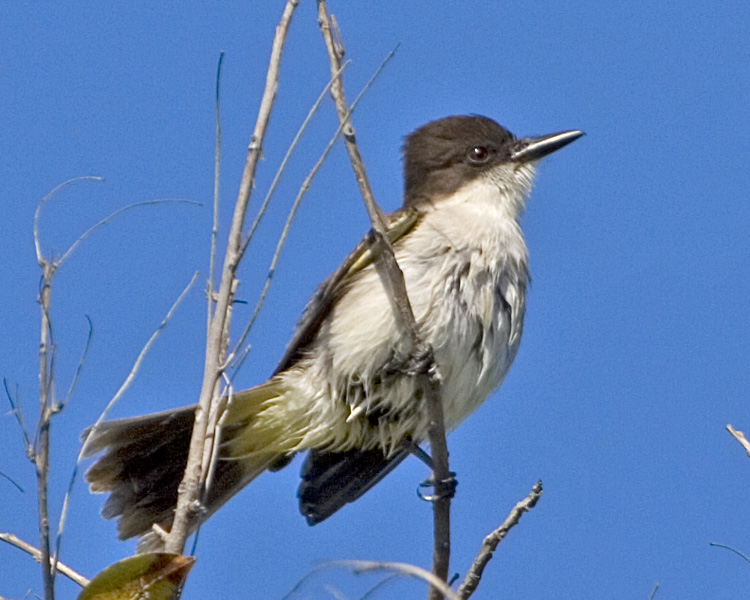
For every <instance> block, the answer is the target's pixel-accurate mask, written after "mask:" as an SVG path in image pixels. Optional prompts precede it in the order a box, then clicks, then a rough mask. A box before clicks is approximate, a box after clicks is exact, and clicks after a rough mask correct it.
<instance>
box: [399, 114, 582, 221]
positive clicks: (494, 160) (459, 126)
mask: <svg viewBox="0 0 750 600" xmlns="http://www.w3.org/2000/svg"><path fill="white" fill-rule="evenodd" d="M581 135H583V132H581V131H566V132H563V133H558V134H554V135H548V136H543V137H539V138H522V139H516V137H515V136H514V135H513V134H512V133H511V132H510V131H508V130H507V129H505V128H504V127H501V126H500V125H498V124H497V123H496V122H495V121H493V120H492V119H488V118H487V117H482V116H478V115H471V116H454V117H446V118H444V119H440V120H438V121H432V122H431V123H427V125H424V126H423V127H420V128H419V129H417V130H416V131H415V132H413V133H411V134H410V135H408V136H407V137H406V141H405V143H404V149H403V151H404V205H405V206H407V205H414V204H417V203H419V202H422V201H425V200H427V199H430V200H435V199H436V198H438V197H440V196H443V195H447V194H452V193H453V192H455V191H456V190H458V189H459V188H460V187H461V186H463V185H464V184H466V183H468V182H470V181H472V180H474V179H476V178H477V177H480V176H481V175H483V174H485V173H487V171H489V170H491V169H493V168H495V167H497V166H498V165H501V164H509V163H516V164H522V163H529V162H534V161H536V160H538V159H540V158H542V157H543V156H546V155H547V154H550V153H552V152H554V151H555V150H559V149H560V148H562V147H563V146H566V145H568V144H569V143H570V142H572V141H574V140H576V139H578V138H579V137H581Z"/></svg>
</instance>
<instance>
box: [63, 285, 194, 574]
mask: <svg viewBox="0 0 750 600" xmlns="http://www.w3.org/2000/svg"><path fill="white" fill-rule="evenodd" d="M196 279H198V272H197V271H196V272H195V273H193V277H192V278H191V279H190V283H188V284H187V286H186V287H185V289H184V290H182V292H181V293H180V295H179V296H178V297H177V300H175V301H174V303H173V304H172V306H171V307H170V309H169V311H167V314H166V316H165V317H164V318H163V319H162V321H161V323H159V326H158V327H157V328H156V330H155V331H154V333H152V334H151V337H150V338H149V339H148V341H147V342H146V344H145V345H144V346H143V348H142V349H141V351H140V352H139V353H138V357H137V358H136V359H135V363H133V368H132V369H131V370H130V373H128V376H127V377H126V378H125V381H124V382H123V383H122V385H121V386H120V389H118V390H117V393H116V394H115V395H114V396H113V397H112V399H111V400H110V401H109V403H108V404H107V406H106V407H105V409H104V410H103V411H102V413H101V414H100V415H99V418H98V419H97V420H96V423H94V424H93V425H92V426H91V428H90V429H89V433H88V436H86V439H85V440H84V441H83V444H82V445H81V449H80V450H79V452H78V458H77V459H76V463H75V465H74V467H73V473H72V474H71V476H70V482H69V483H68V489H67V491H66V492H65V499H64V500H63V507H62V512H61V513H60V526H59V528H58V534H57V544H56V548H55V562H57V559H58V557H59V556H60V545H61V543H62V533H63V530H64V528H65V521H66V518H67V514H68V508H69V506H70V498H71V496H72V495H73V485H74V483H75V480H76V476H77V475H78V469H79V468H80V466H81V461H82V460H83V459H84V457H85V456H86V451H87V450H88V446H89V440H91V439H92V437H93V436H92V434H93V433H94V430H95V429H96V428H97V427H98V426H99V425H100V424H101V423H102V421H104V420H105V419H106V418H107V415H108V414H109V412H110V411H111V410H112V409H113V408H114V406H115V404H117V402H119V400H120V398H122V396H123V395H124V394H125V392H126V391H127V389H128V388H129V387H130V385H131V384H132V383H133V381H134V380H135V378H136V376H137V375H138V371H139V370H140V368H141V364H142V363H143V360H144V358H145V357H146V355H147V354H148V352H149V350H151V347H152V346H153V345H154V343H155V342H156V340H157V339H158V337H159V336H160V335H161V332H162V331H164V328H165V327H166V326H167V325H168V324H169V321H170V320H171V319H172V315H174V313H175V311H176V310H177V307H178V306H179V305H180V303H181V302H182V300H183V299H184V298H185V296H186V295H187V293H188V291H190V288H191V287H193V284H194V283H195V281H196Z"/></svg>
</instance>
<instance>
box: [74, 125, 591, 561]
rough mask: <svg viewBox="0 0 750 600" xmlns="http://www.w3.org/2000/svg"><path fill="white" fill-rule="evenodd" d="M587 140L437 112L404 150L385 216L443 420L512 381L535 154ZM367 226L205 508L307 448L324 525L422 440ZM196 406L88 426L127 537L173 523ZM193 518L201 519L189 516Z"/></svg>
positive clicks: (258, 390)
mask: <svg viewBox="0 0 750 600" xmlns="http://www.w3.org/2000/svg"><path fill="white" fill-rule="evenodd" d="M582 135H583V132H582V131H580V130H569V131H563V132H561V133H555V134H552V135H545V136H540V137H523V138H517V137H515V136H514V135H513V134H512V133H510V132H509V131H508V130H507V129H505V128H504V127H502V126H501V125H499V124H498V123H496V122H495V121H494V120H492V119H490V118H487V117H483V116H479V115H457V116H449V117H445V118H442V119H438V120H435V121H431V122H429V123H427V124H426V125H423V126H422V127H420V128H419V129H417V130H415V131H414V132H412V133H411V134H409V135H407V136H406V138H405V141H404V144H403V170H404V197H403V205H402V207H401V208H400V209H398V210H396V211H395V212H393V213H390V214H388V215H386V218H385V226H386V232H387V236H388V238H389V240H390V242H391V244H392V245H393V249H394V253H395V257H396V260H397V262H398V265H399V266H400V268H401V270H402V271H403V275H404V281H405V285H406V290H407V294H408V297H409V301H410V304H411V307H412V310H413V313H414V317H415V320H416V323H417V327H418V332H419V335H420V337H421V339H422V340H423V342H424V343H425V344H427V346H428V347H429V348H431V350H432V353H433V356H434V361H435V366H436V367H437V369H438V371H439V373H440V377H441V388H440V393H441V401H442V405H443V413H444V419H445V427H446V430H449V431H450V430H453V429H455V428H456V427H457V426H458V425H459V424H460V423H462V422H463V421H464V419H466V417H468V416H469V415H470V414H471V413H472V412H474V410H475V409H477V407H479V406H480V405H481V404H482V403H483V402H484V401H485V400H486V398H487V397H488V396H489V394H490V393H491V392H492V391H493V390H494V389H495V388H497V387H498V386H499V385H500V384H501V382H502V381H503V379H504V378H505V376H506V374H507V372H508V369H509V368H510V366H511V363H512V362H513V360H514V358H515V356H516V354H517V351H518V348H519V344H520V341H521V334H522V331H523V321H524V313H525V300H526V292H527V287H528V285H529V281H530V275H529V259H528V250H527V247H526V243H525V241H524V236H523V232H522V229H521V219H522V215H523V213H524V209H525V206H526V201H527V198H528V197H529V194H530V192H531V188H532V183H533V180H534V176H535V170H536V169H535V167H536V164H537V162H538V161H539V160H540V159H541V158H543V157H545V156H547V155H549V154H551V153H553V152H555V151H557V150H559V149H561V148H563V147H564V146H567V145H568V144H570V143H571V142H573V141H575V140H577V139H578V138H580V137H581V136H582ZM373 240H374V238H373V235H372V232H370V233H368V234H367V235H365V237H364V238H363V239H362V241H361V242H360V243H359V244H358V245H357V246H356V247H355V249H354V250H353V251H352V253H351V254H350V255H349V256H348V257H347V259H346V260H345V261H344V263H342V266H341V267H339V269H338V270H336V271H335V272H334V273H333V274H332V275H331V276H330V277H329V278H328V279H326V280H325V281H324V282H323V283H322V284H321V285H320V286H319V287H318V288H317V290H316V291H315V293H314V294H313V296H312V298H311V300H310V301H309V302H308V304H307V306H306V308H305V310H304V312H303V315H302V317H301V319H300V321H299V323H298V326H297V329H296V331H295V334H294V335H293V337H292V339H291V341H290V343H289V345H288V347H287V350H286V352H285V354H284V356H283V357H282V358H281V360H280V362H279V365H278V367H277V368H276V370H275V372H274V373H273V375H272V376H271V377H270V378H269V379H268V380H267V381H265V382H264V383H261V384H260V385H257V386H255V387H253V388H251V389H248V390H244V391H235V392H234V393H233V394H232V395H231V399H230V401H229V402H227V406H226V408H225V414H224V416H223V419H222V422H223V423H224V425H223V427H222V429H221V446H220V450H219V459H218V461H217V462H216V470H215V475H214V477H213V480H212V483H211V485H210V488H209V489H207V490H205V493H204V495H203V506H202V509H203V510H202V513H203V518H205V517H207V516H209V515H211V514H212V513H214V512H215V511H216V510H218V509H219V508H220V507H221V506H222V505H223V504H224V503H225V502H226V501H227V500H229V499H230V498H231V497H233V496H234V495H235V494H236V493H237V492H239V491H240V490H241V489H242V488H244V487H245V486H246V485H247V484H249V483H250V482H251V481H252V480H253V479H255V478H256V477H258V476H259V475H260V474H261V473H263V472H265V471H275V470H278V469H281V468H283V467H284V466H286V465H287V464H288V463H289V462H291V459H292V458H293V457H294V456H295V455H296V454H297V453H303V452H305V453H307V455H306V458H305V460H304V462H303V465H302V469H301V475H300V484H299V489H298V494H297V495H298V498H299V508H300V512H301V513H302V515H303V516H304V517H305V519H306V520H307V522H308V524H310V525H316V524H318V523H321V522H322V521H324V520H326V519H327V518H329V517H330V516H332V515H333V514H334V513H335V512H336V511H338V510H339V509H340V508H342V507H343V506H345V505H346V504H348V503H350V502H353V501H355V500H356V499H358V498H359V497H360V496H362V494H364V493H365V492H366V491H368V490H369V489H370V488H372V487H373V486H374V485H375V484H376V483H378V482H379V481H380V480H382V478H383V477H385V476H386V475H387V474H388V473H389V472H391V471H392V470H393V469H394V468H395V467H396V466H397V465H398V464H399V463H401V461H403V460H404V458H406V456H407V455H408V454H409V445H410V444H411V445H412V447H413V446H414V445H418V444H419V443H420V442H423V441H425V440H427V432H428V426H429V417H428V414H427V410H426V407H425V403H424V401H423V399H422V390H421V389H420V388H419V386H418V383H417V379H416V378H415V377H414V376H413V369H412V367H413V365H410V362H409V361H410V359H411V358H412V357H410V356H409V351H408V347H409V346H408V344H407V341H406V338H405V337H404V333H403V332H401V331H400V330H399V328H398V327H397V324H396V321H395V318H394V315H393V313H392V308H391V303H390V301H389V298H388V296H387V292H386V290H385V288H384V287H383V284H382V282H381V279H380V276H379V275H378V272H377V270H376V268H375V266H374V254H373V243H374V242H373ZM195 409H196V406H195V405H193V406H186V407H182V408H177V409H173V410H167V411H163V412H159V413H155V414H151V415H145V416H138V417H132V418H124V419H117V420H112V421H104V422H102V423H100V424H98V425H97V426H96V427H92V428H89V429H88V430H86V431H85V432H84V434H83V438H84V439H85V444H86V446H85V455H86V456H94V455H98V454H101V453H103V455H102V456H100V457H99V458H98V460H97V461H96V462H95V463H94V464H93V465H92V466H91V467H90V468H89V469H88V471H87V473H86V478H87V480H88V483H89V488H90V490H91V492H94V493H108V494H109V497H108V499H107V500H106V502H105V504H104V507H103V509H102V516H103V517H104V518H107V519H111V518H118V519H119V520H118V526H117V527H118V535H119V537H120V539H127V538H131V537H135V536H139V537H140V542H139V550H143V549H148V548H149V547H158V546H157V544H158V540H156V538H155V535H156V534H155V533H154V531H153V526H154V525H157V526H159V527H161V528H162V529H164V530H169V528H170V526H171V523H172V519H173V516H174V509H175V505H176V501H177V493H178V486H179V484H180V481H181V479H182V476H183V471H184V469H185V465H186V461H187V455H188V447H189V442H190V436H191V432H192V427H193V420H194V414H195ZM192 526H193V528H195V527H196V526H197V523H194V524H193V525H192Z"/></svg>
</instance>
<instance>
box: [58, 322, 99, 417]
mask: <svg viewBox="0 0 750 600" xmlns="http://www.w3.org/2000/svg"><path fill="white" fill-rule="evenodd" d="M86 321H88V324H89V333H88V335H87V336H86V345H85V346H84V347H83V352H82V353H81V358H80V359H79V360H78V365H76V372H75V374H74V375H73V380H72V381H71V382H70V386H69V387H68V393H67V394H65V400H63V401H62V402H60V403H59V404H58V405H57V406H55V407H54V409H55V412H60V411H61V410H62V409H63V408H65V405H66V404H67V403H68V401H69V400H70V399H71V398H72V397H73V392H74V391H75V389H76V384H77V383H78V378H79V377H80V376H81V371H82V370H83V364H84V363H85V362H86V357H87V356H88V353H89V349H90V348H91V340H92V339H93V337H94V336H93V334H94V325H93V323H91V319H90V318H89V316H88V315H86Z"/></svg>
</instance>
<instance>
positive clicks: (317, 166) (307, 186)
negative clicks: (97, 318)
mask: <svg viewBox="0 0 750 600" xmlns="http://www.w3.org/2000/svg"><path fill="white" fill-rule="evenodd" d="M394 53H395V49H394V50H392V51H391V52H390V53H389V54H388V55H387V56H386V57H385V58H384V59H383V62H382V63H380V66H379V67H378V68H377V69H376V70H375V73H373V75H372V77H370V79H369V81H368V82H367V83H366V84H365V85H364V87H363V88H362V90H361V91H360V92H359V94H358V95H357V97H356V98H355V99H354V102H352V105H351V106H350V107H349V114H351V113H353V112H354V109H355V108H356V107H357V105H358V104H359V101H360V100H362V98H363V97H364V95H365V94H366V93H367V91H368V90H369V89H370V87H371V86H372V84H373V83H375V80H376V79H377V78H378V76H379V75H380V73H382V71H383V68H384V67H385V65H386V64H387V63H388V61H389V60H391V58H393V55H394ZM340 72H341V71H339V73H340ZM331 81H333V80H331ZM329 88H330V83H329V85H327V86H326V90H324V93H325V92H326V91H327V90H328V89H329ZM343 127H344V125H343V124H342V123H339V126H338V127H337V128H336V131H335V132H334V134H333V136H332V137H331V139H330V140H329V141H328V144H327V145H326V147H325V148H324V149H323V152H322V153H321V155H320V158H318V160H317V162H316V163H315V164H314V165H313V168H312V169H310V172H309V173H308V174H307V177H305V179H304V181H303V182H302V185H300V188H299V191H298V192H297V196H296V197H295V199H294V202H293V203H292V208H291V209H290V211H289V214H288V215H287V219H286V222H285V223H284V228H283V230H282V232H281V235H280V236H279V240H278V242H277V244H276V250H275V251H274V254H273V257H272V259H271V265H270V266H269V267H268V273H267V275H266V280H265V282H264V283H263V289H262V290H261V292H260V296H259V297H258V301H257V303H256V304H255V308H254V309H253V314H252V315H251V316H250V320H249V321H248V323H247V325H246V326H245V329H244V330H243V332H242V335H241V336H240V338H239V340H238V341H237V344H236V345H235V347H234V350H233V351H232V353H231V354H230V356H229V357H228V358H227V362H229V361H232V360H234V358H235V356H236V354H237V352H238V351H239V349H240V348H241V347H242V344H244V343H245V340H246V339H247V336H248V335H249V334H250V330H251V329H252V328H253V325H254V324H255V321H256V320H257V318H258V316H259V315H260V309H261V308H262V307H263V303H264V302H265V298H266V295H267V294H268V289H269V287H270V285H271V280H272V279H273V276H274V274H275V272H276V265H277V263H278V261H279V257H280V256H281V250H282V249H283V247H284V244H285V243H286V238H287V236H288V234H289V230H290V228H291V224H292V221H293V220H294V217H295V215H296V213H297V209H298V208H299V205H300V203H301V202H302V198H304V196H305V194H307V192H308V191H309V189H310V186H311V185H312V181H313V179H314V178H315V176H316V175H317V174H318V171H319V170H320V168H321V167H322V166H323V164H324V163H325V161H326V159H327V158H328V155H329V154H330V152H331V150H333V147H334V145H335V144H336V140H338V137H339V135H340V134H341V131H342V129H343ZM245 357H247V353H244V354H243V355H242V357H241V358H240V359H239V360H234V364H233V366H234V368H235V373H236V372H237V369H239V368H240V366H241V365H242V362H243V361H244V358H245Z"/></svg>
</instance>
